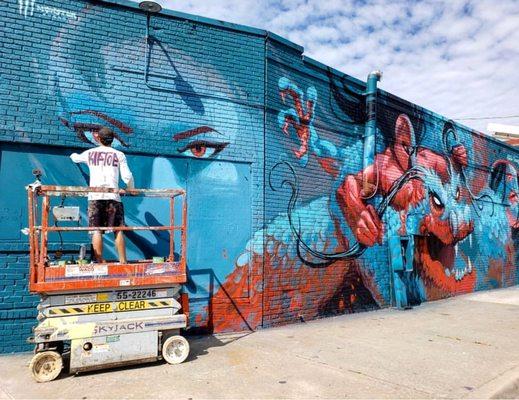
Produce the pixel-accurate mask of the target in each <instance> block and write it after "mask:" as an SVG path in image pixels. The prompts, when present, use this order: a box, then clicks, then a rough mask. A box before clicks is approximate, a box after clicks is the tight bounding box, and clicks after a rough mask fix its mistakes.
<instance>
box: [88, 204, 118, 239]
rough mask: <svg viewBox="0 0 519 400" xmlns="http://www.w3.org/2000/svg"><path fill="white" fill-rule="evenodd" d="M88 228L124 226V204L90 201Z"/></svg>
mask: <svg viewBox="0 0 519 400" xmlns="http://www.w3.org/2000/svg"><path fill="white" fill-rule="evenodd" d="M88 226H90V227H93V226H94V227H95V226H100V227H110V226H124V206H123V203H121V202H120V201H115V200H90V201H89V202H88ZM101 232H107V231H101Z"/></svg>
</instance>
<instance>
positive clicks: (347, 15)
mask: <svg viewBox="0 0 519 400" xmlns="http://www.w3.org/2000/svg"><path fill="white" fill-rule="evenodd" d="M160 2H161V3H162V5H163V6H164V7H167V8H171V9H174V10H177V11H183V12H187V13H192V14H197V15H203V16H206V17H210V18H215V19H221V20H226V21H230V22H235V23H240V24H245V25H252V26H256V27H259V28H262V29H267V30H270V31H273V32H275V33H277V34H279V35H281V36H284V37H286V38H288V39H289V40H292V41H294V42H296V43H297V44H300V45H302V46H304V47H305V54H306V55H308V56H310V57H312V58H315V59H317V60H318V61H320V62H322V63H324V64H327V65H330V66H332V67H334V68H337V69H339V70H341V71H343V72H345V73H347V74H349V75H353V76H356V77H358V78H360V79H365V77H366V76H367V74H368V73H369V72H370V71H371V70H373V69H381V70H383V71H384V79H383V81H382V83H381V85H380V86H381V87H382V88H383V89H385V90H388V91H390V92H392V93H394V94H396V95H398V96H400V97H403V98H405V99H407V100H410V101H413V102H415V103H418V104H419V105H422V106H424V107H426V108H429V109H431V110H433V111H436V112H438V113H440V114H443V115H445V116H447V117H450V118H459V117H486V116H501V115H519V100H518V99H517V98H516V97H517V94H518V93H519V74H518V73H517V71H516V69H517V65H519V2H517V1H516V0H500V1H493V0H451V1H449V0H423V1H420V2H416V1H413V0H409V1H404V0H394V1H390V0H368V1H356V0H328V1H323V0H320V1H318V0H309V1H306V0H278V1H275V0H219V1H202V0H187V1H182V2H179V1H176V0H175V1H172V0H162V1H160ZM462 122H464V123H465V124H466V125H469V126H471V127H474V128H476V129H479V130H482V131H485V130H486V125H487V123H488V122H492V120H466V121H462ZM497 122H500V123H509V124H517V125H519V118H517V117H516V118H511V119H499V120H497Z"/></svg>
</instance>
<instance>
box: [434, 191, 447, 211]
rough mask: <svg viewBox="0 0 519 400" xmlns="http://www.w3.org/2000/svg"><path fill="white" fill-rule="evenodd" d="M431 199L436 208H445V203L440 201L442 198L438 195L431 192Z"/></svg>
mask: <svg viewBox="0 0 519 400" xmlns="http://www.w3.org/2000/svg"><path fill="white" fill-rule="evenodd" d="M431 199H432V202H433V204H434V206H435V207H436V208H443V207H444V205H443V202H442V201H441V200H440V198H439V197H438V195H437V194H436V193H434V192H431Z"/></svg>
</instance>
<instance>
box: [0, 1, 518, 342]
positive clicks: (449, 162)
mask: <svg viewBox="0 0 519 400" xmlns="http://www.w3.org/2000/svg"><path fill="white" fill-rule="evenodd" d="M109 3H110V2H104V3H100V2H95V1H88V0H83V1H72V0H67V1H62V2H60V4H59V5H57V4H56V2H53V1H51V0H35V1H30V2H28V1H21V0H20V1H17V0H8V1H7V2H6V3H5V5H4V6H3V7H0V17H1V21H2V22H3V23H4V26H5V29H4V32H5V46H4V47H2V48H1V49H0V50H1V52H2V57H3V64H2V74H1V75H0V106H1V109H0V111H1V113H0V114H1V115H3V119H2V121H1V125H0V186H1V187H4V188H5V187H11V188H13V190H12V191H10V192H9V194H8V195H4V194H3V193H2V196H1V197H0V221H2V224H3V225H2V227H3V229H2V232H0V263H1V264H0V265H1V266H2V268H4V269H5V270H6V271H7V272H6V275H4V276H5V277H6V278H5V283H0V286H1V287H2V288H3V289H2V290H1V291H0V296H1V299H0V304H1V305H2V307H1V308H0V321H2V323H3V324H4V325H6V326H7V325H9V329H7V328H6V329H4V330H3V331H5V332H7V331H13V329H14V330H16V329H17V328H16V327H17V326H22V325H23V326H22V328H20V331H19V332H18V331H17V332H18V333H17V334H15V335H14V336H13V337H15V339H13V340H16V341H17V342H16V343H14V342H13V343H11V344H8V342H6V343H7V344H6V345H5V346H6V347H5V348H4V347H2V348H0V351H6V350H5V349H7V348H8V346H11V347H9V348H12V345H16V346H18V347H16V348H17V349H23V345H21V344H19V343H18V342H20V343H22V342H23V341H24V340H25V336H27V334H28V333H27V332H28V331H29V328H30V325H31V324H32V323H33V322H34V318H33V317H34V313H33V312H34V305H35V301H36V299H35V298H31V297H29V296H28V294H27V291H26V276H25V275H24V274H25V273H26V271H25V268H26V260H24V259H23V257H24V254H26V247H24V246H25V242H24V240H25V239H24V237H22V236H21V235H20V228H23V226H24V224H25V220H26V215H25V213H26V211H25V206H24V201H25V197H24V196H25V195H24V186H25V185H26V184H27V183H28V182H30V181H32V179H33V177H32V175H31V171H32V169H33V168H39V169H41V170H42V171H43V173H44V176H43V180H44V182H46V183H49V184H63V185H85V184H86V182H87V178H88V177H87V174H86V172H87V171H86V170H84V169H82V168H81V167H80V166H77V165H74V164H72V163H70V162H69V160H68V155H69V154H70V153H71V152H73V151H77V149H78V148H81V147H82V148H85V147H88V146H90V145H92V144H93V139H92V138H93V136H92V133H93V132H95V131H96V130H98V129H100V127H101V126H105V125H106V126H109V127H111V128H112V129H114V131H115V132H116V134H117V140H116V146H117V147H118V148H120V149H121V150H123V151H124V152H125V153H126V154H127V155H128V161H129V164H130V167H131V168H132V171H133V173H134V175H135V180H136V185H137V186H139V187H143V188H169V187H182V188H186V189H187V192H188V206H189V212H188V226H189V234H188V270H189V276H190V280H189V283H188V285H186V288H185V290H186V291H188V292H189V294H190V299H191V310H192V313H191V316H192V321H191V322H192V326H193V327H194V328H201V329H204V330H206V331H207V330H210V331H236V330H243V329H256V328H258V327H261V326H264V327H267V326H272V325H277V324H282V323H288V322H294V321H302V320H308V319H312V318H317V317H322V316H327V315H333V314H337V313H349V312H357V311H362V310H368V309H374V308H378V307H384V306H389V305H397V306H399V307H403V308H405V307H408V306H412V305H415V304H419V303H420V302H423V301H427V300H434V299H438V298H444V297H447V296H452V295H455V294H459V293H467V292H472V291H475V290H483V289H489V288H496V287H501V286H509V285H512V284H517V283H518V273H517V265H518V262H517V261H518V259H517V254H518V251H517V247H518V246H519V240H518V230H519V204H518V200H519V198H518V194H519V182H518V171H517V166H518V165H519V155H518V154H517V153H516V152H515V151H514V150H513V149H510V148H507V147H506V146H504V145H501V144H498V143H497V142H495V141H492V140H489V139H488V138H486V137H484V136H483V135H481V134H479V133H475V132H472V131H471V130H469V129H468V128H466V127H463V126H459V125H457V124H455V123H453V122H452V121H449V120H447V119H445V118H443V117H441V116H439V115H436V114H434V113H432V112H429V111H427V110H424V109H422V108H420V107H418V106H416V105H414V104H412V103H409V102H406V101H404V100H402V99H399V98H397V97H395V96H393V95H391V94H388V93H386V92H383V91H378V92H377V99H376V102H375V103H373V104H374V105H373V104H372V105H371V106H369V107H367V98H366V94H365V89H366V88H365V86H366V84H365V83H364V82H361V81H358V80H356V79H354V78H351V77H349V76H346V75H343V74H340V73H338V72H337V71H333V70H331V69H329V68H327V67H325V66H323V65H320V64H318V63H317V62H315V61H312V60H309V59H307V58H305V57H302V54H301V52H302V49H301V48H299V47H298V46H296V45H294V44H292V43H290V42H288V41H286V40H284V39H282V38H277V37H276V36H275V35H266V33H265V32H264V31H261V30H256V29H253V28H248V27H240V26H236V25H232V24H226V23H222V22H215V21H211V20H206V19H200V18H189V16H186V15H184V14H178V15H177V14H176V13H174V12H169V11H164V12H163V13H161V14H158V15H146V14H145V13H143V12H142V11H141V10H139V9H138V6H137V5H136V4H133V3H128V4H125V5H121V4H116V3H113V4H109ZM388 79H390V77H389V78H388ZM446 95H448V94H446ZM375 108H376V110H375ZM375 111H376V112H375ZM370 118H372V119H373V121H374V122H375V126H374V131H373V133H374V135H373V139H374V141H373V143H372V144H369V145H366V138H365V136H366V125H367V122H368V121H369V119H370ZM370 143H371V142H370ZM366 148H368V149H371V151H372V153H371V155H370V156H369V157H366V154H365V152H366ZM83 206H84V207H83V210H84V211H86V207H85V206H86V205H85V204H83ZM125 210H126V215H127V221H126V222H127V224H129V225H160V224H164V223H166V222H167V221H163V219H164V218H166V217H167V215H168V214H167V212H165V211H166V209H165V208H164V206H163V205H158V204H155V203H152V202H151V201H149V200H146V199H139V200H137V199H135V201H133V202H132V203H128V204H125ZM128 239H129V240H128V242H129V243H128V256H129V258H130V259H131V258H139V257H142V256H145V257H150V256H153V255H160V254H161V253H162V252H167V250H168V243H169V240H168V237H167V235H165V234H162V233H158V234H152V233H149V234H135V233H129V234H128ZM64 242H65V246H64V247H65V248H64V253H65V254H69V253H70V254H72V253H74V252H76V251H77V249H78V246H79V245H80V244H83V243H86V242H88V238H86V237H79V238H78V237H75V238H68V237H66V238H64ZM57 243H58V239H57V238H51V247H52V246H53V245H54V246H56V245H57ZM108 247H109V246H108ZM112 255H113V254H112ZM107 256H108V257H110V255H107ZM2 310H8V311H5V312H4V311H2ZM22 320H23V324H22V325H20V321H22Z"/></svg>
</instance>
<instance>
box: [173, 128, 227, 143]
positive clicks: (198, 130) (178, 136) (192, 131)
mask: <svg viewBox="0 0 519 400" xmlns="http://www.w3.org/2000/svg"><path fill="white" fill-rule="evenodd" d="M207 132H216V133H220V132H218V131H217V130H216V129H213V128H211V127H210V126H207V125H202V126H199V127H197V128H194V129H189V130H187V131H183V132H180V133H177V134H175V135H173V140H174V141H175V142H177V141H179V140H182V139H187V138H190V137H192V136H196V135H201V134H202V133H207Z"/></svg>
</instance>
